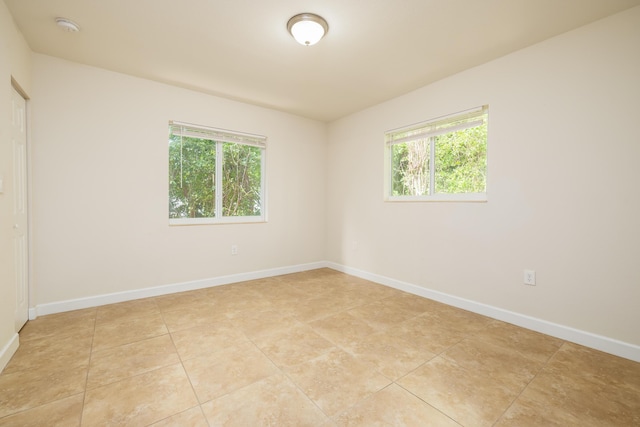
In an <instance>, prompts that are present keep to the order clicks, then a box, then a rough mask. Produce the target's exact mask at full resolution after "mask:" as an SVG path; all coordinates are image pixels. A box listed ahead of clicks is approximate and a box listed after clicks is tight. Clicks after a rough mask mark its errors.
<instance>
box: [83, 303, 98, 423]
mask: <svg viewBox="0 0 640 427" xmlns="http://www.w3.org/2000/svg"><path fill="white" fill-rule="evenodd" d="M97 322H98V307H96V308H95V317H94V319H93V333H92V334H91V345H90V346H89V361H88V363H87V373H86V375H85V379H84V391H83V396H82V408H81V409H80V423H79V424H78V425H79V426H82V421H83V420H82V418H83V417H84V409H85V405H86V402H87V386H88V385H89V372H90V371H91V360H92V358H93V343H94V340H95V337H96V327H97V325H96V324H97Z"/></svg>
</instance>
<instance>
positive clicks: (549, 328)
mask: <svg viewBox="0 0 640 427" xmlns="http://www.w3.org/2000/svg"><path fill="white" fill-rule="evenodd" d="M325 267H328V268H331V269H333V270H336V271H340V272H343V273H345V274H350V275H352V276H356V277H360V278H362V279H366V280H370V281H372V282H375V283H378V284H381V285H384V286H389V287H391V288H395V289H399V290H401V291H405V292H409V293H411V294H414V295H418V296H421V297H423V298H429V299H432V300H434V301H438V302H442V303H444V304H448V305H451V306H453V307H458V308H462V309H464V310H468V311H472V312H474V313H478V314H482V315H484V316H487V317H491V318H493V319H497V320H502V321H504V322H507V323H511V324H513V325H517V326H521V327H523V328H526V329H530V330H532V331H536V332H540V333H543V334H546V335H550V336H553V337H556V338H560V339H563V340H566V341H570V342H574V343H577V344H580V345H584V346H586V347H590V348H593V349H596V350H600V351H604V352H606V353H609V354H613V355H616V356H620V357H624V358H626V359H630V360H633V361H636V362H640V346H638V345H635V344H631V343H627V342H623V341H619V340H616V339H613V338H608V337H605V336H602V335H597V334H594V333H591V332H587V331H582V330H579V329H575V328H571V327H569V326H565V325H560V324H557V323H552V322H549V321H547V320H543V319H538V318H535V317H531V316H527V315H525V314H520V313H516V312H513V311H509V310H505V309H502V308H499V307H494V306H491V305H487V304H483V303H480V302H476V301H472V300H468V299H465V298H461V297H457V296H454V295H450V294H447V293H444V292H440V291H435V290H433V289H427V288H424V287H422V286H418V285H414V284H411V283H407V282H403V281H400V280H396V279H392V278H390V277H385V276H380V275H378V274H374V273H369V272H367V271H363V270H359V269H357V268H352V267H347V266H344V265H341V264H337V263H334V262H329V261H318V262H314V263H309V264H299V265H293V266H288V267H280V268H273V269H269V270H260V271H254V272H249V273H239V274H232V275H228V276H221V277H214V278H210V279H203V280H195V281H191V282H184V283H176V284H171V285H164V286H157V287H152V288H145V289H138V290H134V291H125V292H117V293H113V294H104V295H98V296H95V297H87V298H79V299H74V300H67V301H59V302H54V303H49V304H42V305H38V306H36V307H34V308H31V309H30V310H29V319H30V320H33V319H35V318H36V317H37V316H43V315H46V314H53V313H60V312H64V311H71V310H78V309H82V308H90V307H97V306H100V305H105V304H113V303H117V302H123V301H130V300H135V299H140V298H147V297H154V296H160V295H166V294H172V293H175V292H183V291H189V290H195V289H202V288H208V287H212V286H220V285H226V284H230V283H237V282H244V281H247V280H256V279H263V278H266V277H273V276H280V275H283V274H291V273H299V272H302V271H308V270H315V269H318V268H325ZM17 337H18V336H17V334H16V335H15V337H14V340H15V344H13V343H12V342H10V343H9V344H8V345H7V346H5V349H3V350H2V353H0V366H2V362H3V361H4V359H3V357H4V352H6V351H10V355H9V356H8V358H7V361H8V360H9V359H10V358H11V355H13V353H14V352H15V350H16V349H17V346H18V342H17ZM12 345H15V348H13V349H12V350H11V349H10V350H7V348H9V347H10V346H12ZM5 363H6V362H5Z"/></svg>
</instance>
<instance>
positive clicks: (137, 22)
mask: <svg viewBox="0 0 640 427" xmlns="http://www.w3.org/2000/svg"><path fill="white" fill-rule="evenodd" d="M4 1H5V3H6V5H7V7H8V8H9V10H10V11H11V14H12V15H13V17H14V19H15V21H16V24H17V26H18V27H19V28H20V30H21V31H22V33H23V34H24V36H25V38H26V40H27V42H28V43H29V46H30V47H31V49H32V50H33V51H35V52H38V53H43V54H46V55H51V56H56V57H59V58H64V59H68V60H71V61H75V62H79V63H82V64H88V65H92V66H96V67H101V68H105V69H108V70H113V71H117V72H121V73H126V74H130V75H133V76H139V77H143V78H146V79H151V80H156V81H160V82H165V83H169V84H173V85H177V86H181V87H185V88H189V89H194V90H197V91H201V92H205V93H209V94H214V95H218V96H223V97H227V98H231V99H236V100H240V101H243V102H248V103H251V104H256V105H261V106H266V107H270V108H275V109H278V110H282V111H287V112H290V113H293V114H297V115H301V116H305V117H309V118H313V119H317V120H321V121H332V120H335V119H337V118H340V117H342V116H345V115H347V114H350V113H353V112H355V111H358V110H361V109H363V108H366V107H369V106H372V105H375V104H377V103H379V102H382V101H385V100H387V99H391V98H393V97H396V96H398V95H401V94H403V93H407V92H409V91H411V90H413V89H416V88H419V87H421V86H424V85H426V84H429V83H431V82H434V81H436V80H439V79H442V78H443V77H446V76H449V75H451V74H454V73H457V72H460V71H462V70H465V69H468V68H470V67H473V66H476V65H479V64H482V63H484V62H487V61H490V60H492V59H495V58H497V57H500V56H503V55H505V54H508V53H510V52H513V51H516V50H518V49H522V48H524V47H526V46H529V45H532V44H534V43H537V42H540V41H542V40H544V39H547V38H549V37H552V36H555V35H557V34H561V33H563V32H566V31H569V30H571V29H574V28H577V27H579V26H582V25H584V24H587V23H589V22H592V21H595V20H598V19H600V18H603V17H605V16H608V15H611V14H614V13H617V12H620V11H622V10H625V9H628V8H630V7H633V6H636V5H640V0H367V1H364V0H361V1H356V0H323V1H317V0H316V1H311V0H272V1H268V0H182V1H180V0H4ZM302 12H312V13H317V14H319V15H321V16H323V17H324V18H325V19H326V20H327V22H328V23H329V33H328V34H327V36H326V37H325V38H324V39H323V40H321V41H320V42H319V43H318V44H317V45H315V46H311V47H306V46H302V45H299V44H297V43H296V42H295V41H294V40H293V38H291V36H290V35H289V33H288V32H287V29H286V24H287V21H288V20H289V18H290V17H291V16H293V15H296V14H298V13H302ZM56 17H65V18H68V19H71V20H73V21H75V22H76V23H78V24H79V25H80V27H81V29H82V30H81V32H79V33H67V32H64V31H62V30H61V29H59V28H58V27H57V26H56V25H55V22H54V19H55V18H56Z"/></svg>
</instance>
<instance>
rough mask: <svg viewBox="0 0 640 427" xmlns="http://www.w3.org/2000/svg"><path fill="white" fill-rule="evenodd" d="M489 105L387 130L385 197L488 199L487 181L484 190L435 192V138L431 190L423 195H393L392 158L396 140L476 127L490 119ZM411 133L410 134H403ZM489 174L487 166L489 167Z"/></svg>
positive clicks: (393, 199)
mask: <svg viewBox="0 0 640 427" xmlns="http://www.w3.org/2000/svg"><path fill="white" fill-rule="evenodd" d="M488 114H489V106H488V105H484V106H481V107H476V108H472V109H469V110H465V111H460V112H458V113H454V114H449V115H446V116H442V117H438V118H436V119H432V120H428V121H425V122H420V123H417V124H414V125H410V126H404V127H402V128H397V129H392V130H389V131H387V132H385V156H384V162H385V166H384V200H385V201H388V202H486V201H487V185H488V183H485V191H484V192H482V193H435V194H434V193H433V191H434V188H435V175H436V168H435V161H434V160H435V145H434V142H433V140H432V141H431V144H430V151H431V152H430V164H431V165H432V167H430V168H429V175H430V177H429V181H430V182H429V193H430V194H427V195H421V196H394V195H393V194H392V192H393V185H392V179H393V170H392V169H393V164H392V162H393V158H392V149H393V146H394V145H395V144H400V143H403V142H408V141H412V140H416V139H421V138H429V137H434V136H438V135H442V134H444V133H448V132H451V131H455V130H464V129H468V128H471V127H475V126H477V125H478V124H480V123H482V122H484V121H486V120H487V117H488ZM407 133H410V136H404V137H403V136H401V135H405V134H407ZM488 138H489V137H488V135H487V169H488ZM487 175H488V170H487Z"/></svg>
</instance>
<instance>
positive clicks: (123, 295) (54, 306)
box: [29, 261, 327, 320]
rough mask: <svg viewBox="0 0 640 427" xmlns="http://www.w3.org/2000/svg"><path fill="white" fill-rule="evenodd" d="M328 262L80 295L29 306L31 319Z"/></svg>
mask: <svg viewBox="0 0 640 427" xmlns="http://www.w3.org/2000/svg"><path fill="white" fill-rule="evenodd" d="M326 266H327V263H326V262H323V261H321V262H314V263H309V264H299V265H293V266H288V267H279V268H273V269H269V270H260V271H253V272H249V273H240V274H231V275H228V276H221V277H214V278H210V279H203V280H194V281H191V282H183V283H175V284H171V285H163V286H155V287H152V288H144V289H136V290H132V291H124V292H115V293H112V294H103V295H97V296H93V297H86V298H78V299H73V300H66V301H58V302H52V303H48V304H40V305H37V306H36V307H34V308H31V309H29V319H30V320H33V319H35V318H37V317H38V316H44V315H46V314H54V313H62V312H65V311H71V310H79V309H82V308H91V307H98V306H101V305H106V304H114V303H117V302H123V301H131V300H136V299H140V298H149V297H157V296H160V295H167V294H173V293H176V292H184V291H193V290H196V289H203V288H210V287H212V286H220V285H228V284H230V283H237V282H244V281H247V280H256V279H264V278H266V277H273V276H281V275H283V274H291V273H299V272H301V271H307V270H315V269H317V268H324V267H326Z"/></svg>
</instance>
